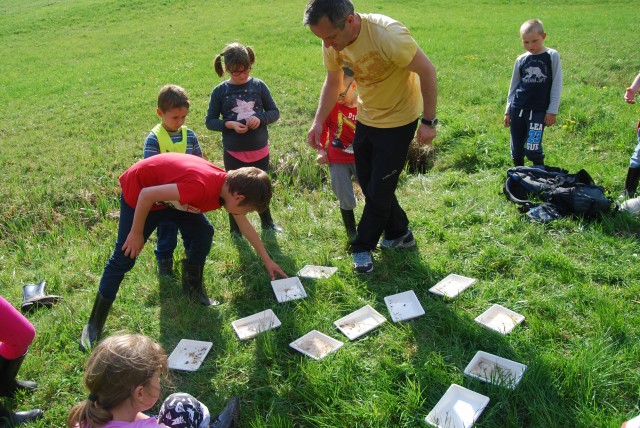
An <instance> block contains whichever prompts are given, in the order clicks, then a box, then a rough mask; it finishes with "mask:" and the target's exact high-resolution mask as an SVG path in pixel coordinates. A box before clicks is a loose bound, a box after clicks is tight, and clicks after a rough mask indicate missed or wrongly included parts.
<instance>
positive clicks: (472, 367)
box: [464, 351, 527, 389]
mask: <svg viewBox="0 0 640 428" xmlns="http://www.w3.org/2000/svg"><path fill="white" fill-rule="evenodd" d="M525 370H527V366H525V365H524V364H521V363H517V362H515V361H512V360H508V359H506V358H502V357H499V356H497V355H493V354H490V353H488V352H484V351H478V352H477V353H476V355H475V356H474V357H473V359H472V360H471V361H470V362H469V364H468V365H467V368H465V369H464V374H466V375H467V376H471V377H475V378H476V379H480V380H482V381H485V382H489V383H493V384H495V385H501V386H504V387H507V388H511V389H513V388H515V387H516V385H518V383H519V382H520V379H522V375H523V374H524V372H525Z"/></svg>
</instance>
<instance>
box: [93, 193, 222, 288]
mask: <svg viewBox="0 0 640 428" xmlns="http://www.w3.org/2000/svg"><path fill="white" fill-rule="evenodd" d="M134 213H135V209H134V208H133V207H131V206H129V205H128V204H127V203H126V202H125V201H124V199H123V198H122V195H120V223H119V224H118V237H117V239H116V245H115V248H114V250H113V254H112V255H111V257H110V258H109V260H108V261H107V264H106V266H105V267H104V271H103V272H102V278H100V286H99V288H98V291H99V292H100V294H101V295H102V297H105V298H107V299H110V300H113V299H115V297H116V294H117V293H118V290H119V289H120V283H121V282H122V280H123V279H124V275H125V274H126V273H127V272H129V271H130V270H131V269H133V266H134V265H135V263H136V259H132V258H129V257H127V256H125V255H124V251H122V246H123V245H124V243H125V241H126V240H127V236H128V235H129V232H130V231H131V225H132V223H133V214H134ZM166 221H168V222H172V223H175V224H176V225H177V226H178V229H179V230H180V234H181V235H182V236H183V238H184V239H185V240H186V241H189V242H190V245H189V248H188V249H187V263H188V264H190V265H203V264H204V262H205V260H206V258H207V255H208V254H209V250H210V249H211V243H212V242H213V232H214V230H213V226H212V225H211V223H209V220H207V218H206V217H205V216H204V214H193V213H188V212H186V211H180V210H176V209H173V208H164V209H161V210H155V211H149V215H148V216H147V220H146V221H145V223H144V230H143V236H144V241H145V242H147V239H149V236H151V234H152V233H153V231H154V230H155V229H156V228H157V227H158V224H159V223H161V222H166Z"/></svg>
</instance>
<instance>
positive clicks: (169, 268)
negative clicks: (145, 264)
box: [157, 259, 173, 276]
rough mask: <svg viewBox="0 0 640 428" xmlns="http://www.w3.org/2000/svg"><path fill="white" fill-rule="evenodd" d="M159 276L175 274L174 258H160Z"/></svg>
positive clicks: (158, 261)
mask: <svg viewBox="0 0 640 428" xmlns="http://www.w3.org/2000/svg"><path fill="white" fill-rule="evenodd" d="M157 263H158V276H171V275H173V259H158V260H157Z"/></svg>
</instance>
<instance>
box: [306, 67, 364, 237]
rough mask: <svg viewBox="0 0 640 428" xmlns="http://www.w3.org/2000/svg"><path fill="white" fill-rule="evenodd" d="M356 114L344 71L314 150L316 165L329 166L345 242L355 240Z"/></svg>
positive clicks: (353, 84) (347, 73)
mask: <svg viewBox="0 0 640 428" xmlns="http://www.w3.org/2000/svg"><path fill="white" fill-rule="evenodd" d="M357 115H358V94H357V92H356V82H355V79H354V78H353V72H352V71H351V70H349V69H346V70H344V79H343V86H342V88H341V89H340V93H339V94H338V101H337V102H336V105H335V106H334V107H333V110H331V113H329V116H328V117H327V119H326V120H325V121H324V124H323V125H322V138H323V140H324V148H322V149H318V157H317V159H316V160H317V162H318V164H320V165H324V164H328V165H329V175H330V176H331V189H333V193H334V194H335V195H336V197H337V198H338V204H339V205H340V214H341V215H342V221H343V222H344V227H345V229H346V230H347V237H348V238H349V242H351V241H353V240H354V239H356V236H357V235H358V232H357V230H356V220H355V216H354V214H353V209H354V208H355V207H356V197H355V195H354V193H353V183H352V181H351V179H352V178H353V177H356V164H355V162H356V161H355V157H354V155H353V146H352V143H353V135H354V132H355V129H356V120H357Z"/></svg>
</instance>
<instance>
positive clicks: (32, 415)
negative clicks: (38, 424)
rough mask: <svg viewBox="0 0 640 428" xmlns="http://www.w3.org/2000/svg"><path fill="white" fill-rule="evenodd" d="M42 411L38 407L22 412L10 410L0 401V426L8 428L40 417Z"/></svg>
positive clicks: (0, 427)
mask: <svg viewBox="0 0 640 428" xmlns="http://www.w3.org/2000/svg"><path fill="white" fill-rule="evenodd" d="M43 414H44V412H43V411H42V410H40V409H33V410H26V411H24V412H10V411H8V410H7V409H5V408H4V407H3V406H2V403H0V428H5V427H6V428H10V427H14V426H16V425H21V424H26V423H27V422H31V421H35V420H36V419H38V418H41V417H42V415H43Z"/></svg>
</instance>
